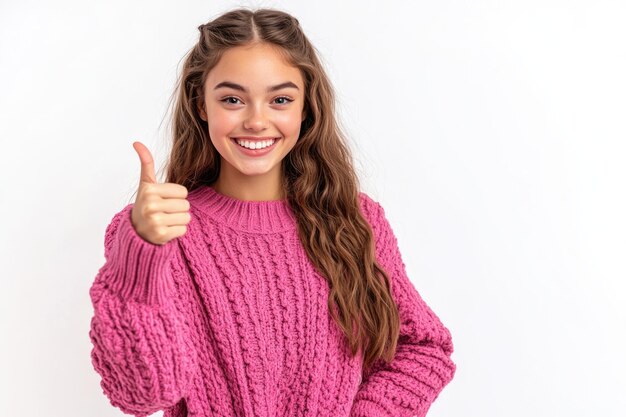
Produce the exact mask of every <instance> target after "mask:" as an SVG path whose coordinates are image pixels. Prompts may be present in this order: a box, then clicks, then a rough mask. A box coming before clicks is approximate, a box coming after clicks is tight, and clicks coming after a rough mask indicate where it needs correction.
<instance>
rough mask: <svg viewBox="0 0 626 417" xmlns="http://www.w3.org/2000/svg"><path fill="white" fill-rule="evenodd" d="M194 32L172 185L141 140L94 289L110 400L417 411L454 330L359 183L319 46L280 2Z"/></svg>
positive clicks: (181, 407) (160, 406) (347, 415)
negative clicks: (134, 187)
mask: <svg viewBox="0 0 626 417" xmlns="http://www.w3.org/2000/svg"><path fill="white" fill-rule="evenodd" d="M199 30H200V38H199V39H198V43H197V45H195V46H194V47H193V49H192V50H191V51H190V53H189V56H188V57H187V59H186V61H185V65H184V67H183V71H182V75H181V79H180V84H179V86H180V90H179V92H178V100H177V102H176V107H175V111H174V114H173V117H174V123H173V146H172V151H171V155H170V158H169V161H168V172H167V182H166V183H165V184H159V183H157V181H156V179H155V175H154V163H153V159H152V156H151V154H150V152H149V151H148V150H147V149H146V148H145V147H143V145H141V144H139V143H135V146H136V148H135V149H136V150H137V152H138V154H139V158H140V161H141V164H142V165H141V166H142V170H141V172H142V176H141V181H140V186H139V192H138V197H137V200H136V201H135V203H134V204H129V205H128V206H127V207H125V208H124V209H123V210H121V211H120V212H118V213H117V214H116V215H115V216H114V217H113V219H112V220H111V222H110V224H109V226H108V227H107V231H106V236H105V257H106V263H105V265H104V266H103V267H102V268H101V269H100V270H99V272H98V276H97V277H96V280H95V282H94V284H93V286H92V288H91V290H90V296H91V299H92V302H93V305H94V317H93V319H92V323H91V331H90V337H91V340H92V343H93V346H94V348H93V350H92V362H93V364H94V368H95V369H96V370H97V371H98V372H99V373H100V375H101V376H102V383H101V385H102V388H103V390H104V392H105V393H106V394H107V395H108V396H109V398H110V400H111V403H112V404H113V405H115V406H117V407H119V408H120V409H121V410H123V411H124V412H126V413H129V414H134V415H136V416H139V417H144V416H147V415H149V414H152V413H154V412H156V411H158V410H165V413H164V417H184V416H191V415H193V416H197V417H209V416H216V415H220V416H249V417H252V416H255V417H270V416H272V417H278V416H280V417H374V416H376V417H396V416H409V415H410V416H420V417H421V416H424V415H425V414H426V412H427V411H428V409H429V407H430V405H431V404H432V402H433V401H434V400H435V399H436V398H437V396H438V395H439V393H440V392H441V390H442V389H443V387H444V386H446V384H448V382H450V381H451V380H452V378H453V376H454V373H455V370H456V365H455V363H454V362H453V361H452V360H451V358H450V355H451V354H452V352H453V345H452V338H451V334H450V332H449V331H448V329H447V328H446V327H445V326H444V325H443V323H442V322H441V321H440V320H439V318H438V317H437V315H436V314H435V313H434V312H433V311H432V310H431V309H430V308H429V306H428V305H427V304H426V303H425V302H424V300H423V299H422V298H421V296H420V294H419V293H418V292H417V290H416V289H415V287H414V286H413V285H412V283H411V281H410V280H409V279H408V277H407V275H406V270H405V265H404V262H403V260H402V256H401V255H400V251H399V247H398V242H397V239H396V238H395V235H394V233H393V230H392V228H391V225H390V223H389V221H388V220H387V218H386V216H385V212H384V210H383V208H382V206H381V205H380V204H379V203H378V202H376V201H375V200H373V199H372V198H370V197H369V196H368V195H367V194H366V193H364V192H362V191H361V190H360V187H359V182H358V178H357V176H356V173H355V170H354V168H353V162H352V157H351V153H350V149H349V148H348V146H347V145H346V141H345V137H344V136H343V134H342V132H341V131H340V130H339V128H338V125H337V121H336V118H335V102H334V93H333V89H332V86H331V84H330V81H329V80H328V77H327V75H326V73H325V71H324V68H323V67H322V65H321V64H320V62H319V60H318V58H317V56H316V53H315V49H314V48H313V46H312V45H311V44H310V42H309V41H308V39H307V38H306V36H305V35H304V33H303V32H302V29H301V27H300V24H299V22H298V20H297V19H296V18H294V17H293V16H290V15H289V14H287V13H284V12H281V11H277V10H269V9H261V10H257V11H254V12H253V11H250V10H247V9H240V10H235V11H232V12H228V13H226V14H224V15H222V16H220V17H218V18H217V19H215V20H213V21H211V22H209V23H207V24H205V25H202V26H200V27H199Z"/></svg>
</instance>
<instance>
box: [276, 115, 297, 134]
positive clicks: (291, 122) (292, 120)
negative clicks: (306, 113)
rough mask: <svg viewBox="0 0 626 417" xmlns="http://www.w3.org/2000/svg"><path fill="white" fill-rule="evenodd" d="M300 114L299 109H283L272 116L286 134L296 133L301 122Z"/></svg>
mask: <svg viewBox="0 0 626 417" xmlns="http://www.w3.org/2000/svg"><path fill="white" fill-rule="evenodd" d="M301 116H302V111H301V110H297V109H295V110H289V111H283V112H281V113H279V114H278V115H277V116H276V117H275V118H274V122H275V123H276V125H277V126H278V127H279V129H280V130H282V131H283V133H285V134H286V135H297V134H298V132H299V131H300V125H301V123H302V119H301Z"/></svg>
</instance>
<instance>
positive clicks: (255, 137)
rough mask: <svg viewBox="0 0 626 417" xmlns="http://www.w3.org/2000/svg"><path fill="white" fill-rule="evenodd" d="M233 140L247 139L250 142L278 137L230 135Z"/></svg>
mask: <svg viewBox="0 0 626 417" xmlns="http://www.w3.org/2000/svg"><path fill="white" fill-rule="evenodd" d="M231 139H233V140H247V141H250V142H263V141H264V140H272V139H276V140H278V139H280V137H277V136H235V137H231Z"/></svg>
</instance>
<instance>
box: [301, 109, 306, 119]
mask: <svg viewBox="0 0 626 417" xmlns="http://www.w3.org/2000/svg"><path fill="white" fill-rule="evenodd" d="M305 120H306V110H302V122H304V121H305Z"/></svg>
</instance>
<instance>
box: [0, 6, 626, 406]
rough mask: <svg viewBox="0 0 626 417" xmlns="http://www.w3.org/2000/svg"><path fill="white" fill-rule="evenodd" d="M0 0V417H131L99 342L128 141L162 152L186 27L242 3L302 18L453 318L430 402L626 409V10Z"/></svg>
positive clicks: (442, 306) (129, 170)
mask: <svg viewBox="0 0 626 417" xmlns="http://www.w3.org/2000/svg"><path fill="white" fill-rule="evenodd" d="M0 5H1V6H0V63H1V64H0V140H1V141H2V143H1V145H2V146H1V148H0V169H1V172H0V175H1V188H0V199H1V202H2V204H1V209H0V210H1V212H0V219H2V232H1V234H0V236H1V239H0V244H1V247H0V254H1V257H2V259H1V262H2V265H1V270H2V274H1V275H2V277H1V281H0V282H1V286H0V313H1V314H0V338H1V342H0V343H1V344H0V415H2V416H27V417H31V416H33V417H34V416H63V417H74V416H75V417H84V416H121V415H123V414H122V413H121V412H120V411H119V410H118V409H116V408H114V407H112V406H111V405H110V404H109V402H108V400H107V398H106V397H105V396H104V394H103V393H102V390H101V388H100V385H99V383H100V377H99V376H98V375H97V374H96V373H95V371H94V369H93V367H92V365H91V362H90V356H89V354H90V350H91V347H92V346H91V343H90V340H89V337H88V331H89V321H90V318H91V315H92V311H93V310H92V306H91V304H90V300H89V296H88V289H89V287H90V286H91V283H92V281H93V279H94V278H95V275H96V273H97V271H98V269H99V267H100V266H101V265H102V264H103V262H104V255H103V242H104V230H105V227H106V225H107V224H108V222H109V221H110V219H111V218H112V216H113V214H114V213H115V212H117V211H119V210H121V208H123V207H124V206H125V205H126V204H127V203H129V202H132V201H134V199H131V196H132V194H133V193H134V191H135V189H136V187H137V184H138V178H139V159H138V157H137V154H136V153H135V151H134V149H133V148H132V145H131V143H132V142H133V141H135V140H139V141H142V142H143V143H144V144H145V145H147V146H148V147H149V148H150V149H151V151H152V152H153V155H155V158H156V160H157V169H158V168H159V167H160V166H162V165H163V164H164V162H165V160H164V158H165V157H166V156H167V151H168V149H169V142H168V141H167V139H168V138H167V136H166V133H167V132H166V126H167V117H166V116H167V115H166V112H167V106H168V100H169V98H170V94H171V93H172V91H173V89H174V82H175V77H176V75H177V70H178V69H179V66H180V65H182V62H181V59H182V57H183V55H184V54H185V53H186V52H187V51H188V49H189V48H190V47H191V46H192V45H193V43H194V42H195V41H196V40H197V36H198V31H197V26H198V25H200V24H201V23H205V22H206V21H208V20H210V19H212V18H214V17H216V16H217V15H218V14H220V13H222V12H224V11H226V10H228V9H230V8H233V7H235V6H239V5H246V6H252V7H259V6H267V7H276V8H281V9H283V10H285V11H288V12H291V13H292V14H294V15H295V16H296V17H297V18H298V19H299V20H300V22H301V25H302V26H303V28H304V30H305V32H306V34H307V35H308V37H309V38H310V40H311V41H312V42H313V44H314V45H315V46H316V47H317V49H318V50H319V52H320V53H321V55H322V60H323V62H324V64H325V65H326V68H327V71H328V73H329V75H330V77H331V80H332V82H333V84H334V86H335V87H336V90H337V96H338V104H339V108H340V111H341V114H340V115H341V120H342V124H343V126H344V127H345V130H346V132H347V133H348V135H349V137H350V146H351V147H352V149H353V150H354V153H355V159H356V166H357V168H358V170H359V174H360V176H361V178H362V184H363V190H364V191H366V192H368V193H369V194H370V195H371V196H372V198H374V199H376V200H378V201H380V202H381V204H382V205H383V207H384V208H385V210H386V212H387V215H388V217H389V218H390V221H391V223H392V226H393V227H394V230H395V231H396V235H397V237H398V241H399V244H400V247H401V251H402V254H403V258H404V260H405V262H406V266H407V272H408V274H409V276H410V277H411V279H412V281H413V282H414V284H415V286H416V288H418V290H419V291H420V293H421V294H422V296H423V298H424V299H425V300H426V302H427V303H428V304H429V305H430V306H431V307H432V309H433V310H434V311H435V312H436V313H437V314H438V316H439V317H440V318H441V319H442V321H443V322H444V323H445V325H446V326H447V327H448V328H449V329H450V330H451V332H452V335H453V341H454V345H455V352H454V353H453V356H452V358H453V359H454V360H455V362H456V363H457V367H458V368H457V373H456V376H455V378H454V380H453V381H452V382H451V383H450V384H449V385H448V386H447V387H446V388H445V389H444V391H442V393H441V395H440V396H439V398H438V399H437V400H436V401H435V403H434V404H433V405H432V407H431V411H430V412H429V416H433V417H434V416H440V417H441V416H463V417H474V416H476V417H478V416H480V417H484V416H493V417H500V416H509V417H518V416H519V417H522V416H523V417H529V416H533V417H536V416H546V417H548V416H550V417H552V416H568V417H576V416H581V417H582V416H591V415H594V416H603V417H609V416H615V417H617V416H623V415H624V409H626V395H625V393H626V376H625V375H626V335H625V331H626V308H625V307H624V305H625V304H626V284H624V279H625V278H626V221H625V219H624V215H625V213H626V196H625V194H626V190H625V185H624V180H625V178H626V163H625V159H626V145H625V143H624V140H625V139H626V123H625V116H626V99H625V97H626V82H625V76H624V74H626V46H625V45H626V42H625V41H626V25H625V24H624V22H625V21H626V5H625V3H624V2H621V1H607V0H593V1H572V0H569V1H566V0H564V1H555V0H541V1H534V0H532V1H531V0H524V1H521V0H520V1H486V0H475V1H471V2H470V1H445V0H440V1H436V2H435V1H405V2H398V1H396V2H393V1H389V2H382V1H377V2H373V1H363V0H360V1H343V2H337V1H315V2H313V1H289V2H288V1H274V2H262V1H259V2H227V1H211V2H209V1H187V2H184V1H177V2H173V1H172V2H164V1H106V2H105V1H101V2H94V1H67V0H66V1H60V0H59V1H55V2H43V1H40V2H35V1H26V0H22V1H19V2H17V1H9V0H2V1H1V3H0ZM158 174H160V171H159V172H158ZM155 415H159V416H160V415H161V413H160V412H159V413H157V414H155Z"/></svg>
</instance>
